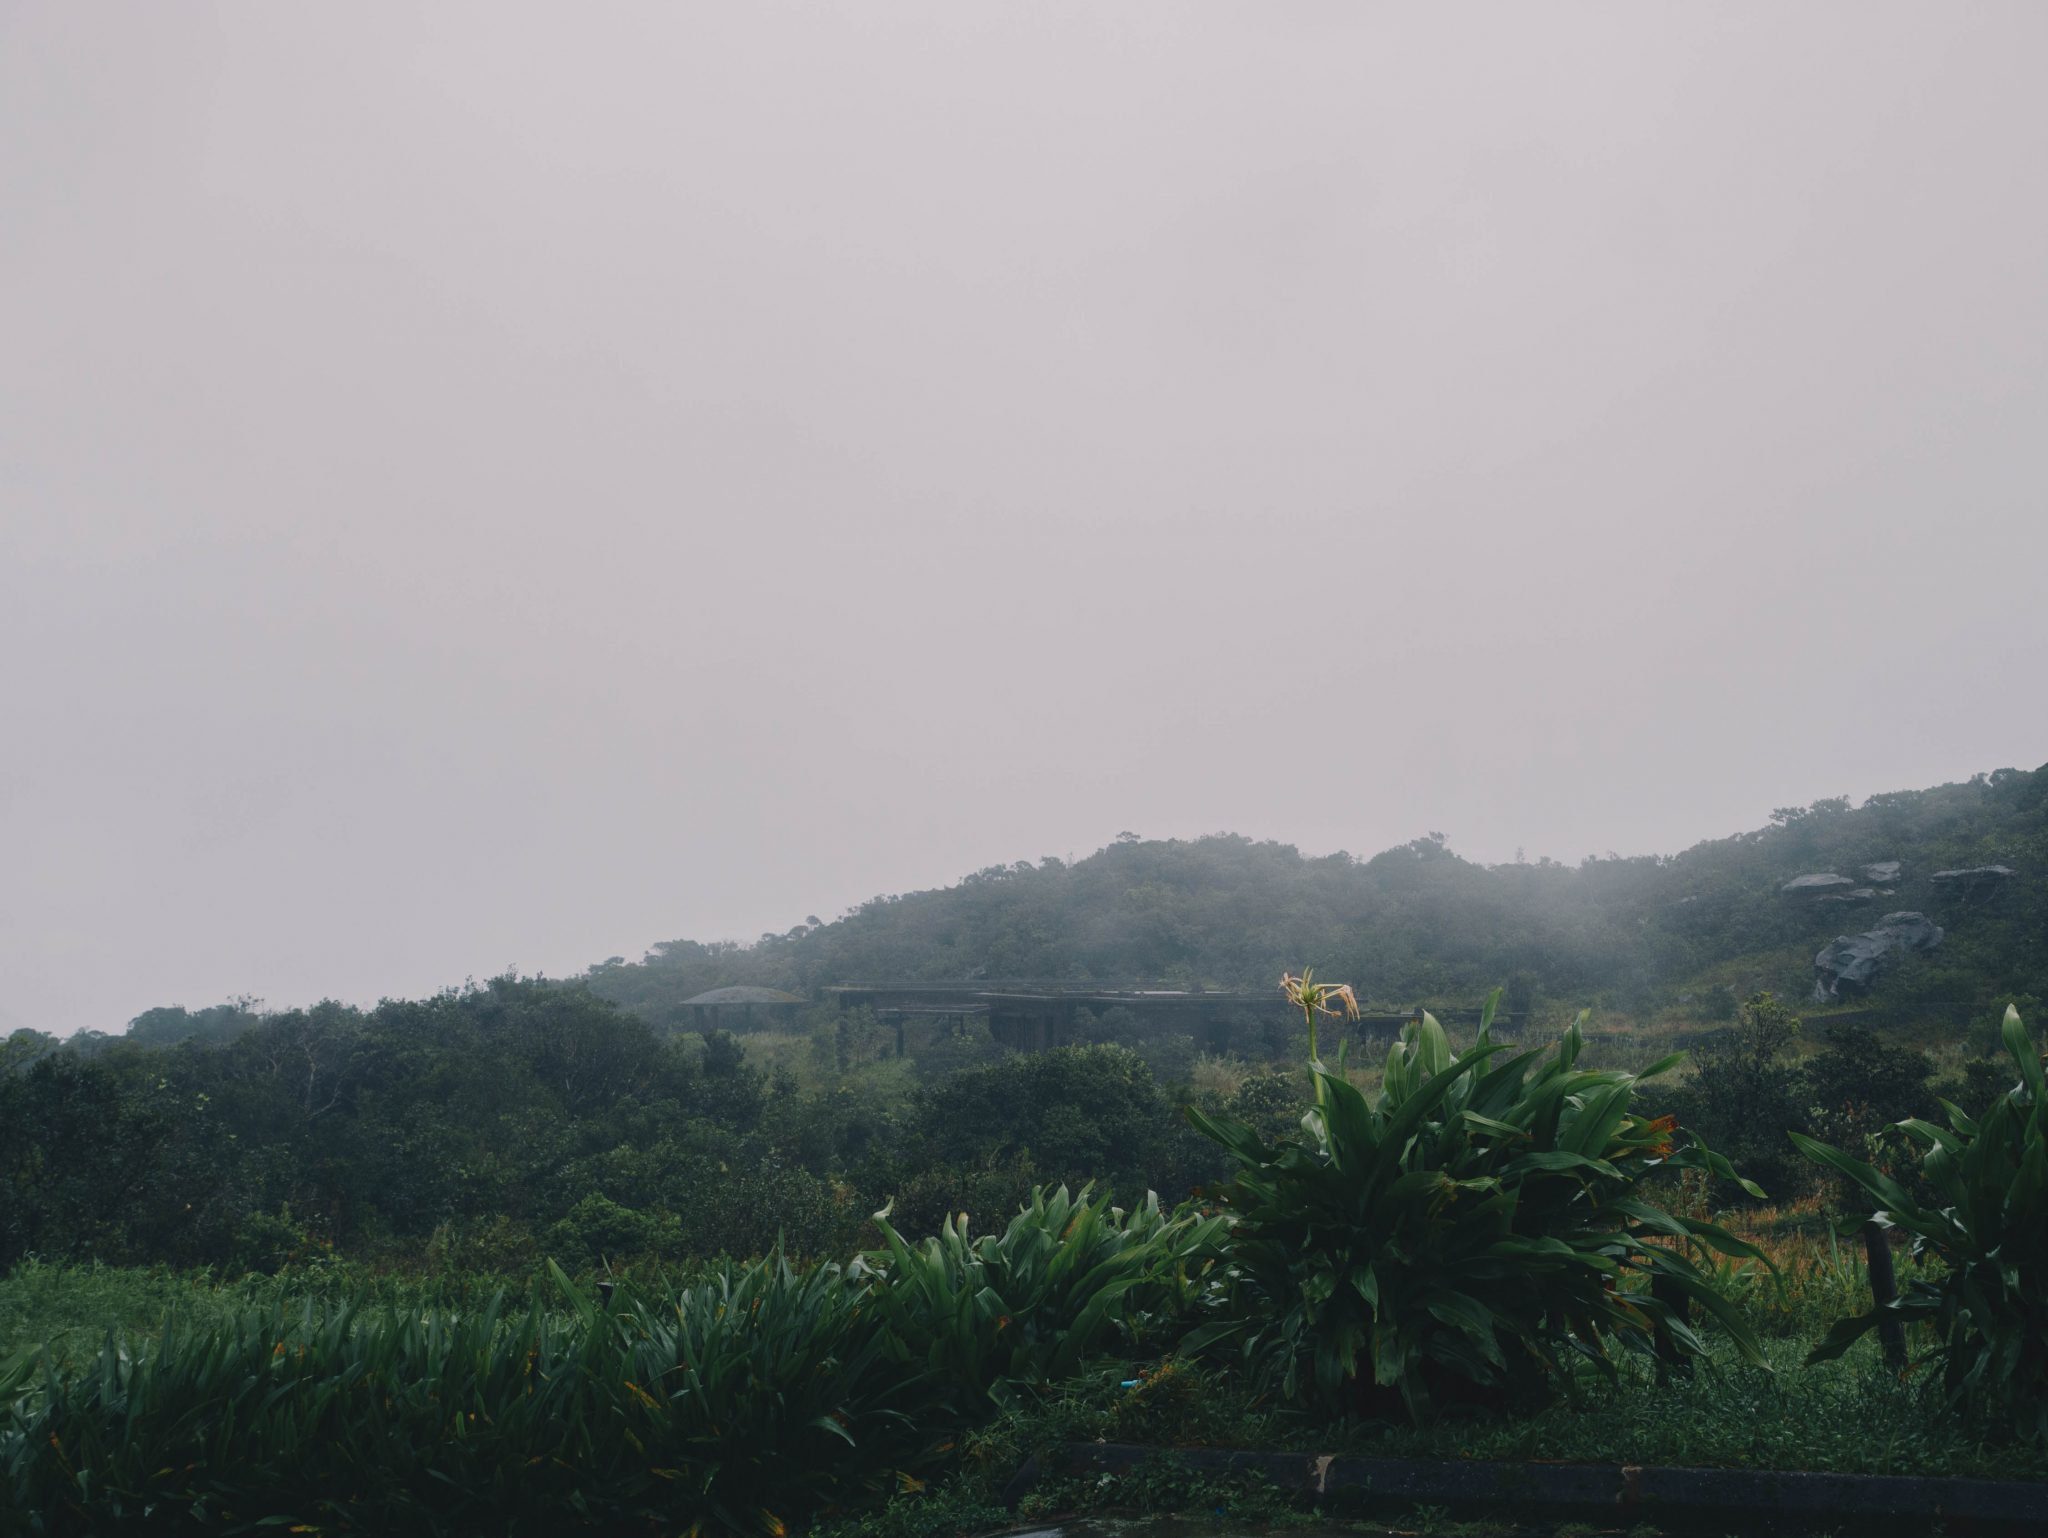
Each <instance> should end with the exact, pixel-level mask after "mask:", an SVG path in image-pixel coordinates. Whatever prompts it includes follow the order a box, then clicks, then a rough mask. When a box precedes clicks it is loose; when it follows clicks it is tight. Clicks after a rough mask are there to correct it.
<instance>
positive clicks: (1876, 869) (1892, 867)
mask: <svg viewBox="0 0 2048 1538" xmlns="http://www.w3.org/2000/svg"><path fill="white" fill-rule="evenodd" d="M1904 868H1905V867H1904V866H1902V865H1901V864H1900V863H1899V862H1898V861H1897V860H1873V861H1872V862H1871V863H1870V864H1868V865H1866V866H1864V867H1863V868H1862V869H1861V870H1860V871H1858V872H1857V874H1858V875H1860V876H1861V877H1862V878H1863V879H1864V880H1865V881H1868V882H1869V883H1870V884H1871V885H1872V886H1897V885H1898V884H1899V872H1900V871H1901V870H1903V869H1904Z"/></svg>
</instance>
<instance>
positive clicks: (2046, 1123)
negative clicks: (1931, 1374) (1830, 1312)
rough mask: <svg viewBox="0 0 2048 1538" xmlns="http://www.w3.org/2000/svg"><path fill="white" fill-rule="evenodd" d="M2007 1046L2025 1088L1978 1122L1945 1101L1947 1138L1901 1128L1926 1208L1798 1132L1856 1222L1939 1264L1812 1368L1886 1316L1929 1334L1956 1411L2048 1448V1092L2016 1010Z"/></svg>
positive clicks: (1828, 1341)
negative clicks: (1846, 1198) (1856, 1202)
mask: <svg viewBox="0 0 2048 1538" xmlns="http://www.w3.org/2000/svg"><path fill="white" fill-rule="evenodd" d="M2001 1035H2002V1038H2003V1045H2004V1048H2005V1052H2006V1055H2007V1056H2008V1057H2009V1058H2011V1059H2012V1063H2013V1067H2014V1069H2015V1070H2016V1072H2017V1078H2016V1081H2015V1082H2014V1083H2013V1085H2012V1087H2011V1088H2010V1089H2008V1090H2006V1092H2005V1093H2004V1094H2002V1095H2000V1096H1999V1097H1998V1099H1997V1100H1995V1101H1993V1102H1992V1105H1991V1108H1990V1109H1989V1110H1988V1111H1986V1112H1985V1113H1984V1114H1983V1115H1982V1116H1980V1117H1977V1118H1975V1119H1972V1118H1971V1117H1969V1116H1966V1115H1964V1114H1963V1112H1962V1111H1961V1110H1960V1109H1958V1108H1957V1107H1956V1106H1954V1105H1951V1104H1949V1103H1948V1102H1947V1101H1943V1102H1942V1109H1943V1111H1944V1112H1945V1113H1946V1115H1947V1120H1948V1123H1949V1124H1948V1126H1947V1127H1937V1126H1935V1125H1934V1124H1933V1123H1932V1122H1928V1121H1923V1120H1921V1119H1919V1118H1917V1117H1913V1118H1909V1119H1907V1120H1905V1121H1902V1122H1899V1123H1898V1124H1897V1125H1898V1127H1899V1130H1900V1131H1901V1132H1903V1133H1904V1134H1905V1135H1906V1137H1907V1138H1909V1139H1910V1140H1911V1142H1912V1145H1913V1147H1914V1149H1915V1150H1916V1151H1917V1153H1918V1156H1919V1165H1920V1176H1921V1186H1922V1188H1923V1189H1925V1190H1926V1191H1929V1192H1931V1193H1932V1199H1931V1200H1923V1199H1922V1198H1921V1196H1920V1194H1919V1193H1918V1192H1917V1191H1915V1190H1912V1189H1909V1188H1908V1187H1907V1186H1906V1185H1905V1184H1902V1183H1901V1182H1899V1181H1897V1180H1894V1179H1892V1178H1891V1177H1890V1176H1888V1175H1886V1174H1885V1173H1884V1172H1883V1171H1882V1170H1879V1169H1876V1168H1874V1167H1873V1166H1871V1165H1870V1164H1867V1163H1865V1162H1864V1161H1863V1160H1861V1159H1856V1158H1852V1157H1850V1156H1849V1155H1848V1154H1845V1153H1843V1152H1841V1151H1840V1150H1839V1149H1836V1148H1831V1147H1829V1146H1828V1145H1827V1144H1825V1143H1821V1142H1818V1141H1816V1140H1815V1139H1813V1138H1810V1137H1804V1136H1802V1135H1801V1134H1799V1133H1796V1132H1795V1133H1792V1134H1791V1137H1792V1141H1793V1142H1794V1143H1796V1144H1798V1145H1799V1147H1800V1149H1801V1150H1802V1151H1803V1152H1804V1153H1806V1154H1807V1155H1808V1156H1809V1157H1810V1158H1813V1159H1815V1160H1817V1161H1818V1162H1820V1163H1821V1164H1824V1165H1826V1166H1827V1167H1828V1168H1830V1169H1832V1170H1834V1171H1836V1172H1837V1173H1838V1174H1841V1175H1843V1176H1846V1177H1847V1178H1848V1181H1849V1183H1850V1187H1851V1190H1852V1191H1853V1192H1858V1193H1860V1194H1861V1195H1862V1196H1863V1197H1864V1198H1865V1199H1866V1200H1865V1201H1864V1202H1863V1203H1862V1204H1861V1205H1862V1206H1863V1207H1864V1208H1865V1209H1866V1210H1864V1211H1860V1212H1858V1213H1856V1214H1854V1215H1852V1216H1851V1218H1850V1219H1849V1222H1850V1223H1851V1224H1861V1223H1866V1222H1867V1223H1875V1224H1876V1225H1877V1226H1878V1227H1879V1228H1881V1229H1885V1230H1887V1231H1889V1230H1894V1229H1896V1230H1898V1231H1900V1232H1903V1233H1904V1234H1906V1235H1908V1236H1909V1237H1910V1243H1911V1249H1912V1254H1913V1256H1914V1257H1915V1258H1916V1259H1918V1260H1921V1261H1923V1262H1934V1263H1935V1264H1929V1265H1925V1266H1923V1267H1922V1268H1921V1269H1920V1274H1918V1275H1916V1276H1914V1277H1912V1278H1911V1279H1909V1280H1908V1281H1907V1283H1906V1287H1905V1291H1904V1292H1903V1293H1902V1294H1901V1295H1900V1296H1899V1297H1898V1298H1896V1299H1895V1300H1893V1301H1892V1302H1891V1303H1889V1304H1885V1305H1874V1306H1873V1307H1871V1308H1870V1309H1869V1310H1868V1311H1866V1312H1864V1313H1861V1314H1857V1315H1855V1316H1853V1317H1851V1318H1846V1319H1842V1320H1840V1321H1838V1322H1837V1323H1836V1324H1835V1326H1834V1328H1833V1329H1832V1330H1830V1331H1829V1332H1828V1334H1827V1336H1826V1338H1824V1339H1823V1340H1822V1341H1821V1343H1820V1344H1819V1345H1818V1346H1816V1347H1815V1348H1814V1350H1813V1353H1812V1355H1811V1357H1810V1358H1809V1360H1811V1361H1825V1360H1828V1359H1829V1358H1832V1357H1838V1356H1840V1355H1841V1354H1842V1353H1843V1352H1844V1351H1846V1350H1848V1349H1849V1347H1850V1346H1851V1345H1852V1344H1853V1343H1854V1342H1855V1341H1856V1340H1857V1338H1858V1337H1860V1336H1861V1335H1862V1334H1863V1333H1864V1332H1865V1331H1866V1330H1870V1329H1874V1328H1875V1327H1876V1326H1877V1325H1878V1324H1879V1323H1880V1322H1881V1321H1883V1320H1884V1319H1885V1318H1887V1317H1890V1318H1894V1319H1897V1320H1899V1321H1901V1322H1902V1323H1906V1324H1926V1325H1929V1326H1931V1327H1932V1329H1933V1333H1934V1341H1935V1343H1934V1345H1933V1347H1932V1349H1931V1351H1930V1352H1929V1353H1928V1355H1929V1356H1930V1357H1931V1358H1932V1359H1933V1360H1935V1361H1937V1362H1939V1364H1940V1367H1941V1385H1942V1389H1943V1392H1944V1393H1945V1394H1946V1395H1947V1397H1948V1399H1949V1400H1950V1402H1951V1403H1952V1404H1954V1405H1955V1406H1956V1407H1958V1408H1960V1409H1965V1410H1969V1411H1974V1412H1978V1413H1982V1414H1986V1415H1990V1416H1993V1417H2001V1418H2005V1419H2007V1420H2008V1421H2009V1422H2010V1423H2011V1424H2012V1425H2013V1426H2014V1427H2015V1428H2016V1429H2018V1430H2019V1431H2021V1432H2022V1433H2024V1434H2026V1435H2028V1436H2030V1437H2032V1438H2034V1439H2035V1440H2038V1441H2048V1084H2044V1078H2043V1073H2042V1067H2041V1056H2040V1053H2039V1052H2037V1051H2036V1050H2035V1047H2034V1044H2033V1041H2032V1039H2031V1038H2030V1037H2029V1036H2028V1034H2027V1029H2026V1026H2025V1025H2024V1024H2023V1023H2022V1022H2021V1020H2020V1016H2019V1011H2018V1010H2017V1009H2012V1008H2008V1009H2007V1010H2006V1012H2005V1020H2004V1023H2003V1027H2002V1031H2001Z"/></svg>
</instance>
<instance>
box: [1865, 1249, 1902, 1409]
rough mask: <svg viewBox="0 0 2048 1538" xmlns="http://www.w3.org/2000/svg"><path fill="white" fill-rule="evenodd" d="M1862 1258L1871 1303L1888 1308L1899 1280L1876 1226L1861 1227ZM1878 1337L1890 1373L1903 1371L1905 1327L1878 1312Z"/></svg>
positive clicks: (1889, 1316)
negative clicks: (1867, 1277)
mask: <svg viewBox="0 0 2048 1538" xmlns="http://www.w3.org/2000/svg"><path fill="white" fill-rule="evenodd" d="M1863 1256H1864V1259H1865V1261H1866V1262H1867V1263H1868V1268H1869V1271H1870V1301H1871V1302H1873V1303H1875V1304H1876V1305H1877V1306H1878V1308H1879V1309H1884V1308H1887V1307H1888V1306H1889V1305H1890V1304H1891V1303H1892V1302H1893V1300H1895V1299H1896V1298H1897V1297H1898V1295H1899V1279H1898V1275H1897V1273H1895V1272H1894V1271H1893V1270H1892V1246H1891V1241H1890V1240H1889V1239H1887V1238H1886V1237H1885V1232H1884V1230H1883V1229H1882V1228H1879V1227H1878V1226H1877V1225H1876V1224H1875V1223H1865V1224H1864V1225H1863ZM1877 1338H1878V1340H1879V1342H1880V1343H1881V1344H1882V1345H1883V1346H1884V1364H1885V1366H1887V1367H1889V1368H1891V1370H1892V1371H1893V1372H1903V1371H1905V1368H1906V1326H1905V1325H1904V1324H1903V1323H1901V1322H1900V1321H1899V1320H1898V1319H1897V1318H1895V1317H1893V1316H1891V1315H1889V1314H1885V1313H1880V1314H1879V1315H1878V1319H1877Z"/></svg>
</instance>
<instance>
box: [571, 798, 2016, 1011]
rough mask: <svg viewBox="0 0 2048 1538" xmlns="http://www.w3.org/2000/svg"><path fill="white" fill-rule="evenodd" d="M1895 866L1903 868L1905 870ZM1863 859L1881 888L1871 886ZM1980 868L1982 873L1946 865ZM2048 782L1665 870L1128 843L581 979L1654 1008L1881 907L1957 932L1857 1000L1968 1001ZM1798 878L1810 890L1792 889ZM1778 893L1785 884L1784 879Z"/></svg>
mask: <svg viewBox="0 0 2048 1538" xmlns="http://www.w3.org/2000/svg"><path fill="white" fill-rule="evenodd" d="M1894 864H1895V865H1896V867H1897V868H1896V870H1894V869H1893V868H1892V866H1893V865H1894ZM1866 868H1867V869H1868V871H1869V872H1870V873H1871V874H1869V875H1866V874H1865V872H1866ZM1973 870H1977V871H1982V872H1984V874H1982V875H1980V876H1968V875H1949V874H1946V873H1948V872H1969V871H1973ZM2044 877H2048V768H2043V769H2038V770H2033V771H2022V770H2016V769H2001V770H1998V771H1997V772H1996V773H1991V774H1983V775H1978V776H1976V777H1975V778H1973V779H1971V780H1968V781H1965V782H1962V783H1959V784H1950V785H1943V786H1938V787H1935V788H1933V789H1929V790H1919V791H1900V792H1895V793H1890V794H1885V795H1876V796H1871V797H1869V798H1868V799H1867V800H1865V801H1864V802H1863V803H1862V804H1861V805H1860V806H1852V805H1851V804H1850V802H1849V801H1848V800H1847V798H1840V799H1834V800H1826V801H1820V802H1816V803H1814V804H1813V805H1811V806H1808V807H1789V808H1784V809H1781V810H1780V811H1779V812H1778V813H1777V814H1776V815H1774V817H1773V818H1772V820H1771V822H1770V824H1769V825H1768V826H1766V827H1763V828H1759V829H1755V830H1753V831H1750V832H1746V833H1738V834H1735V835H1733V836H1731V837H1728V838H1722V839H1715V840H1710V841H1708V842H1705V843H1701V844H1697V845H1695V846H1694V847H1692V848H1691V849H1688V850H1685V851H1684V852H1682V853H1680V854H1677V855H1673V856H1664V855H1653V856H1643V857H1640V858H1620V857H1613V858H1605V859H1588V860H1586V861H1584V862H1583V863H1581V864H1579V865H1576V866H1568V865H1564V864H1560V863H1558V862H1556V861H1551V860H1539V861H1536V862H1533V863H1530V862H1515V863H1507V864H1497V865H1483V864H1478V863H1475V862H1473V861H1469V860H1466V859H1463V858H1461V857H1460V856H1459V855H1458V854H1457V853H1456V851H1455V850H1454V849H1452V848H1451V847H1450V846H1449V845H1448V843H1446V842H1445V841H1444V840H1443V839H1441V838H1440V837H1438V836H1430V837H1426V838H1421V839H1417V840H1415V841H1413V842H1411V843H1408V844H1404V845H1401V846H1399V847H1397V848H1394V849H1389V850H1386V851H1384V852H1382V853H1380V854H1377V855H1374V856H1373V857H1371V858H1370V859H1362V860H1361V859H1354V858H1353V857H1352V856H1350V855H1348V854H1334V855H1330V856H1326V857H1321V858H1316V857H1310V856H1304V855H1303V854H1301V853H1300V852H1299V851H1298V850H1296V849H1295V848H1293V847H1292V846H1290V845H1286V844H1279V843H1261V842H1255V841H1253V840H1250V839H1246V838H1241V837H1236V836H1233V835H1229V834H1218V835H1215V836H1213V837H1209V838H1200V839H1193V840H1180V839H1174V840H1145V839H1140V838H1136V837H1135V836H1130V837H1126V838H1125V839H1121V840H1119V841H1118V842H1116V843H1113V844H1111V845H1109V846H1108V847H1106V848H1104V849H1101V850H1099V851H1097V852H1096V853H1094V854H1092V855H1090V856H1088V857H1087V858H1085V859H1081V860H1076V861H1073V862H1072V863H1068V862H1066V861H1063V860H1059V859H1047V860H1042V861H1038V862H1035V863H1034V862H1030V861H1021V862H1019V863H1017V864H1014V865H999V866H991V867H989V868H988V869H986V870H981V871H977V872H975V873H974V874H972V875H970V876H968V877H966V878H965V879H963V880H962V881H960V882H958V883H957V884H955V885H953V886H950V887H945V888H942V889H938V890H934V891H924V892H913V893H908V894H905V895H903V896H890V897H877V898H875V899H873V900H872V901H870V902H867V903H864V904H862V905H861V906H859V907H858V908H856V909H854V910H852V911H850V912H849V913H847V914H845V915H844V916H842V917H840V918H838V919H835V920H833V921H831V922H828V923H819V922H806V923H804V924H800V925H798V926H796V927H795V928H793V929H791V930H789V931H788V932H787V933H786V934H779V935H774V934H770V935H763V936H762V937H761V938H760V939H759V940H757V941H756V942H754V943H753V944H751V945H737V944H732V943H719V942H713V943H700V942H695V941H690V940H676V941H671V942H667V943H665V944H662V945H658V946H656V947H654V949H653V950H652V951H650V952H649V953H648V955H647V956H646V957H645V959H644V960H642V961H640V962H637V963H634V962H628V961H626V960H625V959H624V958H622V957H615V958H613V959H611V960H609V961H606V962H604V963H602V964H600V965H597V966H595V967H592V968H591V969H590V970H589V972H588V973H587V974H586V975H587V978H588V981H589V983H590V986H591V987H592V988H593V989H594V990H595V991H597V992H598V993H600V994H602V995H603V996H605V997H607V998H611V999H614V1000H617V1001H619V1002H621V1003H624V1004H627V1005H629V1006H630V1007H632V1008H633V1009H635V1010H637V1011H639V1012H641V1013H642V1014H644V1015H646V1016H647V1017H649V1018H650V1019H653V1020H656V1021H674V1022H676V1023H682V1021H683V1016H682V1015H681V1013H680V1012H679V1011H678V1010H677V1006H678V1005H680V1004H681V1003H682V1001H683V1000H685V999H688V998H690V997H691V996H693V995H695V994H697V993H699V992H702V991H704V990H706V989H710V988H714V987H724V986H730V985H734V984H743V983H750V984H755V985H761V986H772V987H779V988H787V989H793V990H798V991H807V990H813V989H817V988H820V987H823V986H826V985H830V984H833V983H843V982H851V981H873V980H880V979H906V980H907V979H934V980H936V979H949V980H951V979H977V978H978V979H991V980H994V979H1031V980H1036V981H1041V982H1053V983H1058V982H1065V983H1068V984H1076V983H1088V982H1092V983H1098V984H1150V985H1161V986H1171V987H1209V988H1218V987H1220V988H1248V987H1265V986H1268V985H1270V984H1271V982H1272V980H1273V978H1274V977H1276V976H1278V974H1279V972H1280V970H1281V969H1282V968H1283V967H1293V968H1298V967H1300V966H1302V965H1304V964H1313V965H1315V966H1317V967H1318V968H1321V969H1322V970H1324V972H1325V973H1326V974H1327V975H1330V976H1339V977H1343V978H1345V979H1347V980H1349V981H1351V982H1353V983H1354V984H1356V985H1357V986H1358V987H1359V989H1360V990H1361V992H1362V993H1364V994H1365V995H1367V996H1368V997H1370V998H1372V999H1376V1000H1379V1001H1382V1002H1387V1003H1402V1004H1405V1003H1408V1002H1411V1001H1414V1000H1434V1001H1446V1000H1462V999H1470V998H1472V997H1475V996H1477V995H1478V994H1481V993H1483V992H1485V991H1486V990H1488V989H1490V988H1492V987H1494V986H1496V985H1513V986H1514V987H1515V988H1516V989H1517V990H1518V991H1519V992H1522V993H1532V994H1533V993H1540V994H1543V995H1547V996H1550V997H1553V998H1559V999H1572V1000H1576V1001H1579V1002H1584V1003H1593V1002H1595V1001H1599V1002H1604V1003H1607V1004H1609V1005H1611V1006H1613V1007H1616V1008H1619V1009H1623V1010H1627V1011H1634V1012H1647V1011H1650V1010H1653V1009H1656V1008H1658V1007H1661V1006H1663V1005H1666V1004H1671V1003H1675V1002H1679V1001H1680V1000H1681V997H1684V998H1686V999H1687V1000H1688V1001H1690V996H1691V995H1693V994H1701V995H1703V997H1702V998H1701V999H1700V1001H1699V1002H1700V1005H1701V1007H1702V1008H1705V1009H1711V1008H1714V1007H1716V1006H1714V1005H1713V1004H1711V1003H1709V1002H1708V1001H1707V999H1706V997H1704V996H1705V995H1709V994H1713V993H1716V992H1718V993H1719V995H1720V996H1721V997H1723V998H1730V999H1732V996H1733V994H1732V992H1731V990H1741V991H1747V990H1749V989H1752V988H1756V987H1770V988H1774V989H1776V990H1778V991H1780V992H1783V993H1787V994H1791V995H1795V996H1796V995H1798V994H1801V993H1804V992H1805V991H1807V990H1808V989H1809V988H1810V987H1811V986H1812V984H1813V980H1814V971H1813V959H1814V955H1815V953H1816V951H1817V950H1818V949H1819V948H1821V947H1822V946H1825V945H1826V944H1827V943H1828V942H1829V941H1830V940H1831V939H1833V938H1834V937H1835V936H1837V935H1840V934H1845V933H1853V932H1859V931H1863V930H1865V929H1866V928H1868V927H1870V926H1872V925H1876V924H1879V923H1881V922H1882V920H1883V919H1884V918H1885V917H1886V916H1887V915H1889V914H1893V913H1898V912H1920V913H1924V914H1925V915H1927V917H1928V918H1929V919H1930V920H1931V922H1932V924H1933V925H1935V926H1939V927H1940V928H1942V929H1943V930H1944V931H1945V933H1944V936H1943V938H1942V940H1941V941H1940V942H1939V943H1938V944H1936V945H1934V946H1933V947H1932V948H1930V949H1929V950H1927V951H1926V952H1925V953H1919V952H1910V951H1902V952H1900V953H1899V954H1897V955H1894V956H1891V957H1888V958H1886V963H1885V965H1884V966H1883V967H1882V969H1881V971H1880V973H1879V975H1878V976H1877V977H1875V978H1874V979H1872V980H1871V983H1870V985H1869V986H1868V987H1867V988H1864V987H1855V986H1852V987H1850V988H1849V989H1848V994H1847V996H1848V997H1851V998H1854V997H1867V998H1870V999H1876V1000H1880V1001H1884V1002H1889V1003H1895V1004H1904V1003H1909V1002H1919V1003H1923V1004H1924V1003H1936V1002H1938V1003H1941V1004H1944V1005H1955V1006H1965V1005H1969V1004H1972V1003H1975V1002H1978V1001H1980V1000H1983V999H1988V998H1990V997H1991V996H1993V995H1994V994H1997V993H1999V992H2001V991H2021V992H2030V991H2041V990H2042V989H2043V980H2044V978H2048V947H2044V944H2043V940H2044V936H2048V882H2044ZM1802 878H1818V879H1813V880H1802ZM1788 888H1789V889H1788Z"/></svg>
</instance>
